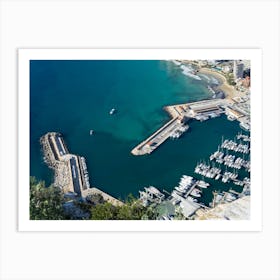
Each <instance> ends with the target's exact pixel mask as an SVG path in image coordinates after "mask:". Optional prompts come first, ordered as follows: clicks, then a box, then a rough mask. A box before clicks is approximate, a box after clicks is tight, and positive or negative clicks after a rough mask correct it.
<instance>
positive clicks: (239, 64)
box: [233, 60, 244, 80]
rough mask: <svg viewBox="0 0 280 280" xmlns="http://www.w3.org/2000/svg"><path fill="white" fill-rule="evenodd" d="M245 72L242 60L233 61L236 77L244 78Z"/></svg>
mask: <svg viewBox="0 0 280 280" xmlns="http://www.w3.org/2000/svg"><path fill="white" fill-rule="evenodd" d="M243 72H244V64H243V63H242V62H240V61H236V60H234V62H233V75H234V79H235V80H238V79H242V78H243Z"/></svg>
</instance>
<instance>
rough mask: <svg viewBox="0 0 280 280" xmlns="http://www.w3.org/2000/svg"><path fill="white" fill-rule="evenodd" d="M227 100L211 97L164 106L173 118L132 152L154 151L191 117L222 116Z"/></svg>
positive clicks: (139, 153) (147, 152)
mask: <svg viewBox="0 0 280 280" xmlns="http://www.w3.org/2000/svg"><path fill="white" fill-rule="evenodd" d="M227 102H228V101H227V100H224V99H209V100H201V101H197V102H191V103H184V104H177V105H170V106H166V107H164V110H165V111H166V112H167V113H168V114H169V115H170V116H171V118H172V119H171V120H170V121H169V122H167V123H166V124H164V125H163V126H162V127H161V128H159V129H158V130H157V131H156V132H155V133H153V134H152V135H151V136H149V137H148V138H147V139H146V140H144V141H142V142H141V143H140V144H139V145H137V146H136V147H135V148H134V149H132V150H131V153H132V154H133V155H135V156H139V155H145V154H150V153H152V152H153V151H154V150H155V149H156V148H158V147H159V146H160V145H161V144H162V143H163V142H165V141H166V140H167V139H168V138H169V137H170V136H171V135H172V134H173V133H174V132H176V131H178V130H180V129H182V128H183V127H184V126H186V122H187V121H188V120H189V119H197V120H206V119H208V118H210V117H211V118H212V117H217V116H220V114H221V113H223V112H224V110H223V109H221V108H222V107H223V106H226V105H227Z"/></svg>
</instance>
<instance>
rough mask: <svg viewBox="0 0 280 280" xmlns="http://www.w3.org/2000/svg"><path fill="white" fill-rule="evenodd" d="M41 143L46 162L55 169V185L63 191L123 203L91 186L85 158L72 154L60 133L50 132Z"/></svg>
mask: <svg viewBox="0 0 280 280" xmlns="http://www.w3.org/2000/svg"><path fill="white" fill-rule="evenodd" d="M40 143H41V146H42V150H43V153H44V161H45V163H46V164H47V165H48V167H49V168H51V169H53V170H54V173H55V176H54V185H55V186H56V187H59V188H60V189H61V190H62V191H63V193H65V194H73V195H75V196H77V197H82V198H86V197H87V196H90V195H95V194H99V195H102V197H103V199H104V200H105V201H109V202H110V203H112V204H114V205H122V204H123V203H122V202H121V201H119V200H117V199H115V198H114V197H112V196H110V195H108V194H106V193H105V192H103V191H101V190H99V189H97V188H91V187H90V183H89V174H88V171H87V166H86V160H85V158H84V157H80V156H78V155H74V154H70V153H69V151H68V149H67V147H66V145H65V143H64V140H63V138H62V135H61V134H60V133H57V132H49V133H47V134H45V135H43V136H42V137H41V138H40Z"/></svg>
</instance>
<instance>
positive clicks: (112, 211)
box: [91, 202, 117, 220]
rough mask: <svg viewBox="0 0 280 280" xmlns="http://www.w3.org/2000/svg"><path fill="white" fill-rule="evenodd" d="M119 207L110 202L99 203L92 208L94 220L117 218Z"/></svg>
mask: <svg viewBox="0 0 280 280" xmlns="http://www.w3.org/2000/svg"><path fill="white" fill-rule="evenodd" d="M116 214H117V209H116V207H115V206H114V205H112V204H111V203H109V202H106V203H104V204H97V205H95V206H93V207H92V209H91V219H92V220H115V219H116Z"/></svg>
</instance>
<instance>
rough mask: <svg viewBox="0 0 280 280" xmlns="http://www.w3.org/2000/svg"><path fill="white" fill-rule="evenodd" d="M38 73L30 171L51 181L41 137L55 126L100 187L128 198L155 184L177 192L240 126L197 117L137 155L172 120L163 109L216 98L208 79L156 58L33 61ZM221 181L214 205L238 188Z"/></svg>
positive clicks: (33, 74)
mask: <svg viewBox="0 0 280 280" xmlns="http://www.w3.org/2000/svg"><path fill="white" fill-rule="evenodd" d="M30 77H31V78H30V88H31V92H30V105H31V106H30V107H31V110H30V127H31V128H30V170H31V171H30V173H31V174H30V175H31V176H36V177H37V178H39V179H42V180H45V181H46V182H47V184H49V183H51V182H52V179H53V174H52V171H51V170H49V169H48V168H47V166H46V165H45V164H44V162H43V160H42V153H41V150H40V144H39V138H40V136H42V135H43V134H44V133H46V132H49V131H57V132H61V133H62V134H63V136H64V139H65V142H66V144H67V146H68V149H69V151H70V152H71V153H74V154H79V155H81V156H84V157H85V158H86V160H87V165H88V171H89V175H90V182H91V185H92V186H95V187H98V188H100V189H102V190H104V191H105V192H108V193H109V194H111V195H113V196H115V197H120V198H124V197H125V196H126V195H127V194H129V193H133V194H134V195H137V194H138V191H139V190H140V189H142V188H143V187H144V186H149V185H154V186H155V187H158V188H159V189H165V190H167V191H170V190H172V188H173V187H174V186H175V185H176V184H177V183H178V181H179V179H180V177H181V176H182V174H189V175H192V174H193V170H194V167H195V165H196V163H197V161H199V160H201V159H204V158H205V159H206V158H207V157H209V155H210V153H211V152H213V151H215V150H216V148H217V146H218V144H219V143H220V142H221V137H222V135H224V137H226V138H233V137H234V136H235V135H236V134H237V133H238V132H239V131H240V128H239V125H238V123H237V122H229V121H228V120H227V119H226V118H225V117H220V118H216V119H212V120H209V121H207V122H202V123H200V122H198V121H193V122H191V123H190V129H189V131H188V132H187V133H186V134H185V135H183V137H181V138H180V139H177V140H167V141H166V142H165V143H164V144H163V145H162V146H160V147H159V148H158V149H157V150H156V151H155V152H154V153H152V154H151V155H146V156H138V157H136V156H133V155H131V154H130V151H131V149H132V148H133V147H135V146H136V145H137V144H138V143H139V142H140V141H142V140H144V139H145V138H146V137H147V136H149V135H150V134H151V133H152V132H154V131H155V130H156V129H158V128H159V127H160V126H161V125H162V124H163V123H165V122H166V121H167V120H168V119H169V116H168V115H167V114H166V112H164V111H163V109H162V107H163V106H165V105H170V104H176V103H184V102H188V101H195V100H200V99H205V98H209V97H210V96H209V91H208V89H207V87H206V85H207V82H206V80H205V81H197V80H194V79H192V78H189V77H187V76H185V75H183V74H182V72H181V70H180V68H179V67H178V66H176V65H174V64H173V63H172V62H168V61H153V60H150V61H135V60H132V61H120V60H116V61H38V60H36V61H35V60H33V61H31V62H30ZM112 108H116V109H117V113H116V114H114V115H110V114H109V111H110V110H111V109H112ZM90 129H93V130H94V134H93V135H92V136H90V134H89V130H90ZM197 177H198V176H197ZM213 183H214V185H213V187H212V188H209V189H207V190H205V193H204V197H203V200H204V201H205V202H206V203H207V202H209V201H210V200H211V197H212V191H213V189H221V190H222V189H228V188H229V187H230V185H229V184H228V185H224V184H222V183H220V185H219V183H218V182H213ZM233 186H234V185H233ZM234 188H235V189H236V190H238V187H236V186H235V187H234Z"/></svg>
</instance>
